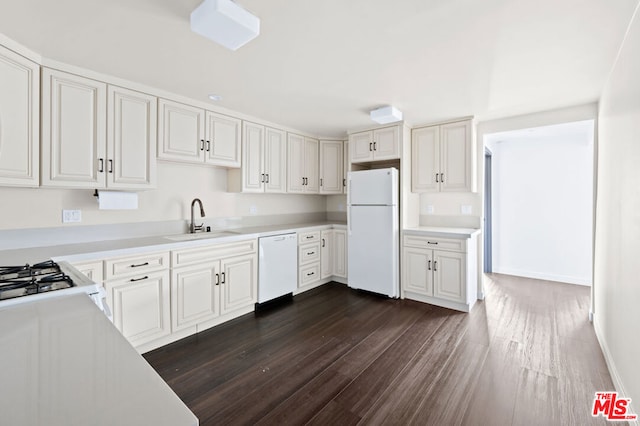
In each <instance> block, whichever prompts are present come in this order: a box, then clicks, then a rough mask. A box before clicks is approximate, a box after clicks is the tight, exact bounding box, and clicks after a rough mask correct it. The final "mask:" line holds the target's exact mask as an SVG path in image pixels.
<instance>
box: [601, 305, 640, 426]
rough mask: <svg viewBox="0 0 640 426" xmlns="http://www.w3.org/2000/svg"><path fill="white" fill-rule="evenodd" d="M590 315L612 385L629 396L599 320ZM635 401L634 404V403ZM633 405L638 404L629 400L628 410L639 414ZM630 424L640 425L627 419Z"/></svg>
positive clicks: (620, 392)
mask: <svg viewBox="0 0 640 426" xmlns="http://www.w3.org/2000/svg"><path fill="white" fill-rule="evenodd" d="M591 316H593V318H594V321H593V329H594V330H595V332H596V338H597V339H598V343H599V344H600V348H601V349H602V354H603V355H604V360H605V362H606V363H607V368H608V369H609V374H610V375H611V380H612V381H613V386H614V387H615V388H616V389H615V390H616V391H617V392H618V393H619V394H620V395H622V396H623V397H624V398H629V396H628V395H629V394H628V393H626V392H625V387H624V384H623V383H622V378H621V377H620V374H619V373H618V369H617V368H616V364H615V362H614V361H613V358H612V357H611V352H609V346H608V345H607V341H606V340H605V339H604V337H603V336H602V330H601V328H600V322H599V321H598V316H597V315H593V314H591ZM602 390H603V391H606V390H609V389H602ZM634 402H635V404H634ZM634 405H635V406H638V401H634V400H631V404H630V406H629V411H630V412H631V413H633V414H638V415H640V413H638V411H636V409H635V408H634ZM628 423H629V424H630V425H631V426H640V422H638V420H636V421H633V422H632V421H629V422H628Z"/></svg>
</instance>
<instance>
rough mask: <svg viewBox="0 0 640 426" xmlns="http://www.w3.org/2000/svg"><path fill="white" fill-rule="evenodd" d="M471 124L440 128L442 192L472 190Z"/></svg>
mask: <svg viewBox="0 0 640 426" xmlns="http://www.w3.org/2000/svg"><path fill="white" fill-rule="evenodd" d="M472 154H473V153H472V152H471V122H470V121H462V122H458V123H450V124H444V125H442V126H440V172H441V175H440V191H443V192H445V191H452V192H456V191H457V192H461V191H470V190H471V169H472V167H471V157H472Z"/></svg>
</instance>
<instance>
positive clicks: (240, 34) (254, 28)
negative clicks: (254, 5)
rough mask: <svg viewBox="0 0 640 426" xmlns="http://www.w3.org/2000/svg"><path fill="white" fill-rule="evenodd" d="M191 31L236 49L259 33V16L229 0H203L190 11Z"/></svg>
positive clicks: (228, 47) (230, 48)
mask: <svg viewBox="0 0 640 426" xmlns="http://www.w3.org/2000/svg"><path fill="white" fill-rule="evenodd" d="M191 31H193V32H195V33H198V34H200V35H201V36H204V37H206V38H208V39H210V40H213V41H215V42H216V43H218V44H221V45H223V46H224V47H226V48H227V49H229V50H237V49H239V48H240V47H242V46H244V45H245V44H247V43H249V42H250V41H251V40H253V39H254V38H256V37H257V36H258V34H260V18H258V17H257V16H255V15H252V14H251V13H250V12H248V11H247V10H245V9H243V8H242V7H241V6H238V5H237V4H236V3H234V2H233V1H231V0H204V1H203V2H202V4H200V6H198V7H197V8H196V9H195V10H194V11H193V12H191Z"/></svg>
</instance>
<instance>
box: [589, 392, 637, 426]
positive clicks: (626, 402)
mask: <svg viewBox="0 0 640 426" xmlns="http://www.w3.org/2000/svg"><path fill="white" fill-rule="evenodd" d="M630 405H631V398H618V392H596V397H595V399H594V400H593V410H592V411H591V415H592V416H593V417H598V416H602V417H604V418H605V419H607V420H608V421H610V422H620V421H626V420H636V419H637V418H638V416H637V415H636V414H631V413H630V412H629V409H630V407H629V406H630Z"/></svg>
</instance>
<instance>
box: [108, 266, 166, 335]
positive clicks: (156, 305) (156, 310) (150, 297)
mask: <svg viewBox="0 0 640 426" xmlns="http://www.w3.org/2000/svg"><path fill="white" fill-rule="evenodd" d="M105 288H106V291H107V304H108V305H109V306H110V307H111V310H112V312H113V324H114V325H115V326H116V328H117V329H118V330H120V332H121V333H122V335H123V336H124V337H125V338H126V339H127V340H128V341H129V343H131V344H132V345H133V346H139V345H142V344H145V343H148V342H151V341H153V340H156V339H159V338H161V337H164V336H167V335H169V333H171V326H170V325H171V324H170V316H171V315H170V304H169V271H168V270H162V271H157V272H151V273H147V274H145V275H143V276H141V277H131V278H121V279H117V280H113V281H107V282H106V283H105Z"/></svg>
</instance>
